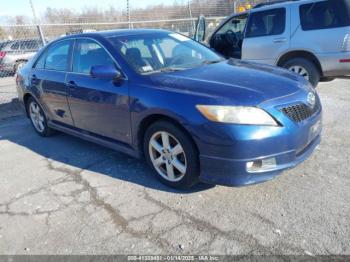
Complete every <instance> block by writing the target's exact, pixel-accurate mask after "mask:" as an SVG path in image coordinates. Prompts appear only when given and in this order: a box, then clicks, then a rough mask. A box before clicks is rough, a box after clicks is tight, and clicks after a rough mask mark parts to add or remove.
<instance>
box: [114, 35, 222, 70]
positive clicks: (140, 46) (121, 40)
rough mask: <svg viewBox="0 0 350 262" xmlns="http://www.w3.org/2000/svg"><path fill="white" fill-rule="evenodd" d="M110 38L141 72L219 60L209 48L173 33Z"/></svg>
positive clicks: (191, 65)
mask: <svg viewBox="0 0 350 262" xmlns="http://www.w3.org/2000/svg"><path fill="white" fill-rule="evenodd" d="M109 40H110V42H111V43H112V44H113V46H114V47H115V48H116V49H117V50H118V51H119V53H120V54H121V56H122V57H123V59H124V60H125V61H126V62H127V63H128V64H129V65H130V66H131V67H132V68H133V69H134V70H135V71H136V72H138V73H140V74H151V73H156V72H169V71H178V70H186V69H190V68H194V67H197V66H201V65H203V64H207V63H215V62H219V61H221V60H222V58H221V57H220V56H219V55H217V54H216V53H214V52H213V51H211V50H210V49H209V48H207V47H205V46H203V45H202V44H199V43H198V42H195V41H193V40H191V39H189V38H187V37H185V36H183V35H180V34H176V33H157V34H147V35H135V36H126V37H111V38H109Z"/></svg>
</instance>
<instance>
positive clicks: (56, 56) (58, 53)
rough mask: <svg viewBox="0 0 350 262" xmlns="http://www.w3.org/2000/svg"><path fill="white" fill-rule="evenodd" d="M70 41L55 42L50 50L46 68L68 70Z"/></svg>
mask: <svg viewBox="0 0 350 262" xmlns="http://www.w3.org/2000/svg"><path fill="white" fill-rule="evenodd" d="M69 48H70V41H62V42H59V43H56V44H54V45H53V46H51V47H50V48H49V50H48V53H47V56H46V61H45V69H48V70H56V71H67V68H68V54H69Z"/></svg>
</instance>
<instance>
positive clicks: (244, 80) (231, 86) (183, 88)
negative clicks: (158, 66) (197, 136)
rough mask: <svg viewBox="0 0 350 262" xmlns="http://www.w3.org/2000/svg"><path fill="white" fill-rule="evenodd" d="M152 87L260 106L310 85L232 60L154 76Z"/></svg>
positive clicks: (281, 71) (276, 70) (283, 73)
mask: <svg viewBox="0 0 350 262" xmlns="http://www.w3.org/2000/svg"><path fill="white" fill-rule="evenodd" d="M151 79H152V82H153V85H156V86H161V87H164V88H167V89H172V90H175V91H176V92H184V93H190V94H195V95H198V96H205V97H211V98H219V99H220V102H221V103H225V101H226V102H227V104H232V102H233V101H234V102H235V104H236V105H251V106H253V105H258V104H260V103H262V102H264V101H266V100H270V99H275V98H279V97H283V96H288V95H291V94H294V93H296V92H298V91H300V90H301V89H305V90H306V91H307V88H308V83H307V82H306V81H305V80H304V79H303V78H302V77H300V76H298V75H296V74H294V73H291V72H289V71H287V70H285V69H281V68H278V67H273V66H269V65H262V64H257V63H250V62H244V61H241V60H236V59H231V60H228V61H224V62H220V63H217V64H211V65H206V66H200V67H197V68H193V69H189V70H183V71H178V72H173V73H163V74H154V75H152V78H151Z"/></svg>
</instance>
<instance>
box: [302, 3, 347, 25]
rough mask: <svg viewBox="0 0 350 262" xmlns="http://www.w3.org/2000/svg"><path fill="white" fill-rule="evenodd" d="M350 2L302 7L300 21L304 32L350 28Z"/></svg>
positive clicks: (313, 4)
mask: <svg viewBox="0 0 350 262" xmlns="http://www.w3.org/2000/svg"><path fill="white" fill-rule="evenodd" d="M349 2H350V1H348V0H332V1H322V2H318V3H311V4H305V5H301V6H300V7H299V9H300V21H301V27H302V29H303V30H304V31H309V30H319V29H328V28H336V27H344V26H350V15H349V14H350V13H349Z"/></svg>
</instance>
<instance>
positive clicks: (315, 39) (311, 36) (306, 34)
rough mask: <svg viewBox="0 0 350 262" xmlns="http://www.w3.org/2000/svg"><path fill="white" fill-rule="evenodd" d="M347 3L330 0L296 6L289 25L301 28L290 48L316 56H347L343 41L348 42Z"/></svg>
mask: <svg viewBox="0 0 350 262" xmlns="http://www.w3.org/2000/svg"><path fill="white" fill-rule="evenodd" d="M349 3H350V1H349V0H337V1H334V0H331V1H321V2H314V3H306V4H302V3H300V5H295V6H294V7H293V17H292V21H293V23H297V25H300V27H299V30H298V31H297V33H296V34H295V35H294V36H293V38H292V45H293V48H301V47H304V49H307V50H311V51H313V52H314V53H316V54H322V53H323V54H331V53H339V52H342V51H348V52H349V51H350V48H346V46H345V43H346V40H345V39H347V37H348V38H350V16H349V14H350V7H349ZM297 25H295V26H297Z"/></svg>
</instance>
